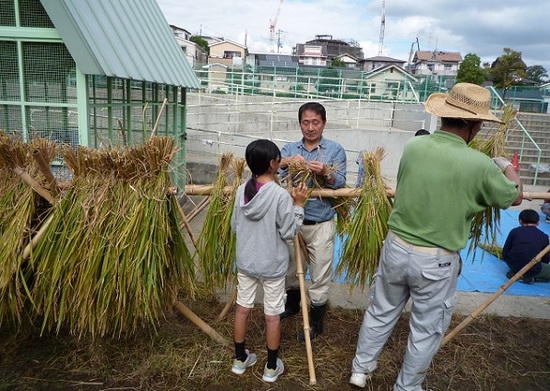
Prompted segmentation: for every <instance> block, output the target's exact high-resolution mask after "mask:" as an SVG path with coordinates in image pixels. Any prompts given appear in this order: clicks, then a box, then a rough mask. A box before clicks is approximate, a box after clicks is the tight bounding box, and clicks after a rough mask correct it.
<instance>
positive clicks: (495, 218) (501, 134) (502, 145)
mask: <svg viewBox="0 0 550 391" xmlns="http://www.w3.org/2000/svg"><path fill="white" fill-rule="evenodd" d="M516 114H517V111H516V110H515V109H514V108H513V107H512V106H511V105H506V106H505V107H504V111H503V114H502V118H501V121H502V122H503V123H502V124H499V127H498V129H497V131H496V132H494V133H493V134H492V135H491V136H490V137H487V138H485V139H483V138H477V137H476V138H475V139H474V140H473V141H474V142H473V143H470V146H471V147H472V148H474V149H476V150H478V151H480V152H482V153H484V154H485V155H487V156H489V157H491V158H493V157H496V156H503V157H508V156H509V152H508V146H507V143H506V139H507V134H506V133H507V131H508V128H509V126H510V123H511V122H512V120H513V119H514V118H515V117H516ZM499 231H500V209H499V208H493V207H487V208H486V209H485V210H483V211H481V212H479V213H476V215H475V216H474V218H473V219H472V224H471V228H470V237H471V241H470V246H469V248H468V252H472V251H473V252H474V254H475V251H476V249H477V247H480V241H481V238H482V237H483V241H484V245H486V246H496V245H497V234H498V232H499Z"/></svg>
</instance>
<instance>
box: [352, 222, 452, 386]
mask: <svg viewBox="0 0 550 391" xmlns="http://www.w3.org/2000/svg"><path fill="white" fill-rule="evenodd" d="M459 268H460V256H459V254H458V253H454V252H449V251H447V250H444V249H437V248H426V247H418V246H413V245H410V244H408V245H407V244H405V243H404V242H403V241H402V240H401V239H399V238H397V237H396V236H395V235H394V234H393V233H392V232H391V231H390V233H389V234H388V237H387V238H386V240H385V242H384V246H383V248H382V253H381V256H380V265H379V266H378V270H377V273H376V275H375V276H374V283H373V286H372V287H371V290H370V293H369V294H370V296H371V303H370V305H369V307H368V309H367V311H366V312H365V316H364V318H363V323H362V325H361V329H360V331H359V339H358V341H357V349H356V352H355V357H354V359H353V363H352V372H354V373H369V372H373V371H374V370H375V369H376V363H377V360H378V356H379V355H380V352H381V351H382V348H383V347H384V344H385V343H386V341H387V339H388V337H389V336H390V334H391V333H392V331H393V328H394V327H395V325H396V323H397V321H398V320H399V317H400V316H401V313H402V311H403V308H404V307H405V304H406V303H407V301H408V299H409V297H410V298H412V307H411V314H410V323H409V326H410V333H409V338H408V341H407V351H406V353H405V358H404V360H403V365H402V367H401V371H400V373H399V376H398V378H397V381H396V383H395V384H394V387H393V390H394V391H421V390H422V387H421V386H422V382H423V381H424V379H425V377H426V372H427V370H428V368H429V366H430V363H431V361H432V358H433V357H434V355H435V354H436V353H437V351H438V349H439V344H440V343H441V340H442V339H443V336H444V334H445V331H446V330H447V328H448V327H449V324H450V322H451V317H452V313H453V309H454V305H455V301H456V282H457V278H458V273H459Z"/></svg>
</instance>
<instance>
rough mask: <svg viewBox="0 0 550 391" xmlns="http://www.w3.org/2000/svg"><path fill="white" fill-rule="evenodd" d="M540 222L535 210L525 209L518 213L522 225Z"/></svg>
mask: <svg viewBox="0 0 550 391" xmlns="http://www.w3.org/2000/svg"><path fill="white" fill-rule="evenodd" d="M539 220H540V216H539V214H538V213H537V211H536V210H533V209H525V210H522V211H521V212H520V213H519V221H520V222H522V223H523V224H537V223H538V222H539Z"/></svg>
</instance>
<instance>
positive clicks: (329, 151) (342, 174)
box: [279, 137, 347, 222]
mask: <svg viewBox="0 0 550 391" xmlns="http://www.w3.org/2000/svg"><path fill="white" fill-rule="evenodd" d="M295 155H301V156H303V157H304V158H305V159H306V160H307V161H308V162H310V161H314V160H316V161H319V162H323V163H324V164H325V165H327V166H329V167H330V168H331V169H332V170H334V171H333V172H334V176H335V181H334V184H333V185H330V184H327V185H326V186H327V187H328V188H331V189H339V188H342V187H345V186H346V174H347V168H346V165H347V162H346V152H345V151H344V148H343V147H342V146H341V145H340V144H338V143H337V142H335V141H331V140H327V139H326V138H324V137H321V141H320V142H319V145H318V146H317V147H315V148H314V149H313V150H311V151H308V150H307V149H306V147H305V146H304V141H303V139H302V140H300V141H294V142H291V143H288V144H286V145H285V146H283V148H282V149H281V157H282V158H285V157H290V156H295ZM287 175H288V168H286V169H279V176H280V177H281V178H286V177H287ZM307 185H308V187H310V188H311V186H312V182H311V181H310V182H309V183H307ZM335 214H336V211H335V210H334V209H333V207H332V203H331V200H330V199H329V198H310V199H308V200H307V202H306V204H305V206H304V220H310V221H318V222H322V221H328V220H330V219H332V218H333V217H334V215H335Z"/></svg>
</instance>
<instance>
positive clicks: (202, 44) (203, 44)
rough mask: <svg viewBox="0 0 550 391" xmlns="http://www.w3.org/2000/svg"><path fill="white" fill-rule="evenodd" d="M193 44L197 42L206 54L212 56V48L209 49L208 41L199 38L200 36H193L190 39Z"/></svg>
mask: <svg viewBox="0 0 550 391" xmlns="http://www.w3.org/2000/svg"><path fill="white" fill-rule="evenodd" d="M189 40H190V41H191V42H195V43H196V44H197V45H198V46H199V47H200V48H201V49H202V50H204V51H205V52H206V54H210V48H209V47H208V42H207V41H206V39H204V38H201V37H199V36H198V35H192V36H191V37H189Z"/></svg>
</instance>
